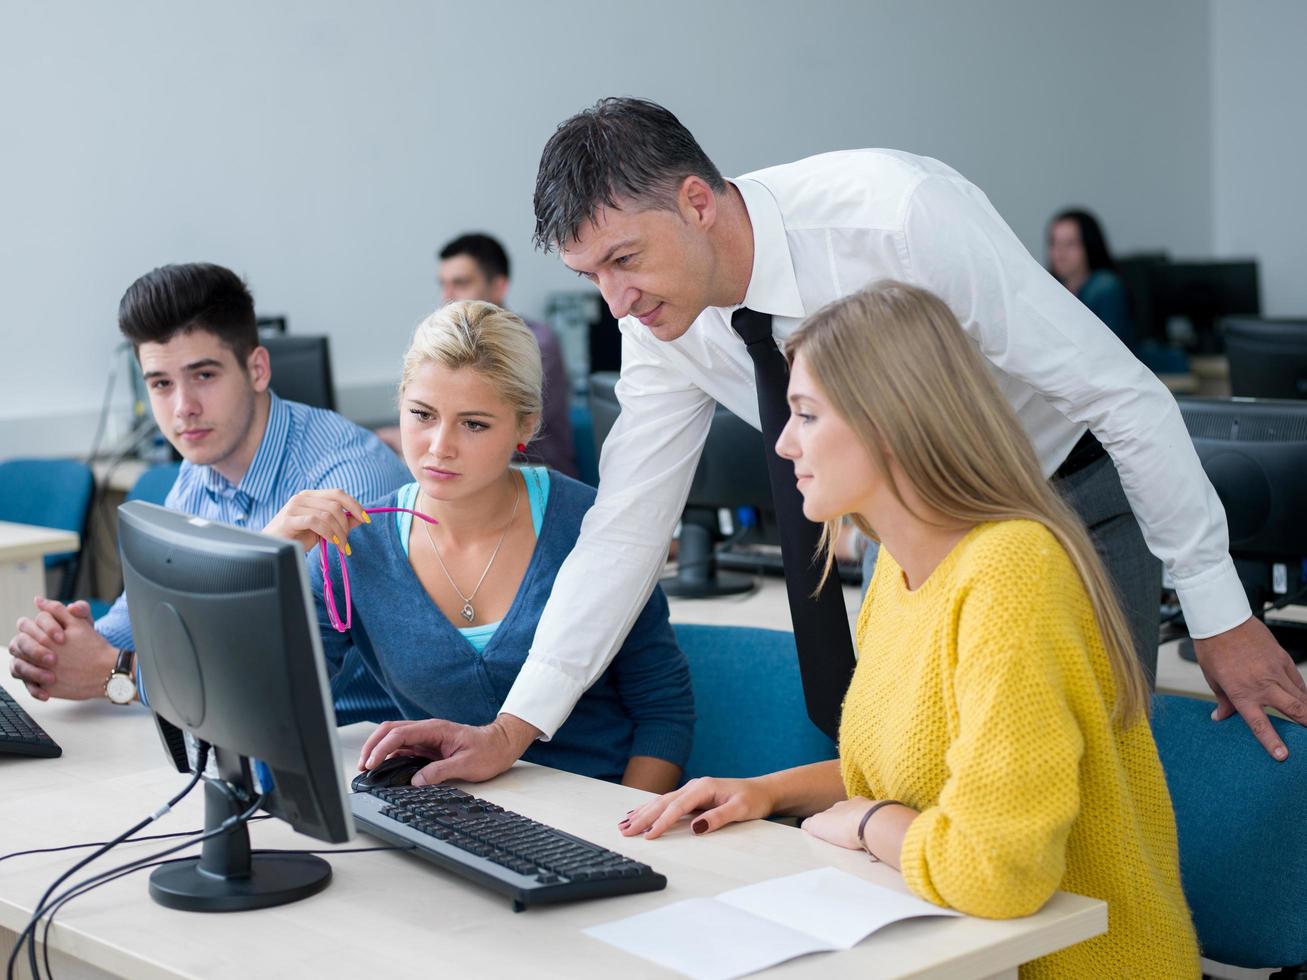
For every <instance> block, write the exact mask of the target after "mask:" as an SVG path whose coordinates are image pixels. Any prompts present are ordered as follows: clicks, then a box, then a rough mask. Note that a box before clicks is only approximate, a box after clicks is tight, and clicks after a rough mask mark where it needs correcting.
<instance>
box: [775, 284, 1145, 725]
mask: <svg viewBox="0 0 1307 980" xmlns="http://www.w3.org/2000/svg"><path fill="white" fill-rule="evenodd" d="M800 351H801V352H802V353H803V358H804V362H805V364H806V365H807V367H808V369H809V370H810V371H811V372H812V375H813V377H814V378H815V379H816V381H817V383H818V384H819V385H820V386H821V389H822V391H823V392H824V393H825V394H826V396H827V397H828V398H829V399H830V402H831V405H832V407H833V408H834V409H835V411H836V412H838V413H839V414H840V416H842V417H843V418H844V419H845V420H846V421H847V422H848V424H849V425H850V427H851V428H852V429H853V431H854V432H855V433H856V434H857V436H858V439H859V441H860V442H861V443H862V445H863V448H865V449H866V450H867V452H868V453H869V454H870V456H871V459H872V461H873V463H874V464H875V465H876V466H877V468H878V469H879V470H880V472H882V473H884V474H887V475H889V474H891V470H890V468H889V466H888V464H887V460H886V456H887V455H889V456H892V457H893V458H894V459H895V461H896V462H897V463H898V465H899V467H900V468H901V469H902V472H903V475H904V477H905V478H906V479H907V481H908V482H909V483H910V484H911V486H912V489H913V490H915V491H916V493H917V494H918V495H919V496H920V498H921V500H922V502H923V503H924V504H925V505H926V506H928V507H930V508H931V509H932V510H934V511H935V512H937V513H939V514H941V515H943V516H944V517H945V518H946V519H948V520H950V521H958V522H962V523H966V524H978V523H981V522H984V521H1003V520H1022V519H1024V520H1032V521H1038V522H1039V523H1040V524H1043V525H1044V526H1045V527H1046V528H1048V530H1049V531H1050V532H1051V533H1052V535H1053V537H1054V538H1056V539H1057V541H1058V543H1059V544H1060V545H1061V546H1062V548H1063V549H1064V550H1065V551H1066V553H1067V555H1068V557H1069V558H1070V559H1071V563H1072V565H1073V566H1074V568H1075V570H1076V572H1077V574H1078V575H1079V576H1080V580H1081V581H1082V582H1083V583H1084V586H1085V590H1086V592H1088V594H1089V600H1090V602H1091V604H1092V605H1093V608H1094V615H1095V618H1096V620H1097V624H1098V629H1099V632H1100V633H1101V634H1102V640H1103V645H1104V647H1105V648H1106V650H1107V656H1108V661H1109V663H1110V665H1111V668H1112V674H1113V676H1114V677H1115V678H1116V699H1115V703H1114V704H1113V706H1112V717H1113V720H1114V721H1115V722H1116V723H1118V724H1120V725H1121V726H1123V727H1124V726H1125V725H1128V724H1129V723H1130V722H1132V721H1133V720H1135V719H1136V718H1138V717H1140V716H1141V715H1143V714H1146V712H1147V708H1148V685H1147V682H1146V681H1145V679H1144V675H1143V671H1142V669H1141V668H1140V666H1139V661H1138V659H1137V658H1136V655H1135V650H1134V642H1133V639H1132V637H1131V634H1130V629H1129V627H1128V625H1127V624H1126V620H1125V616H1124V614H1123V613H1122V612H1121V606H1120V604H1119V602H1118V601H1117V596H1116V591H1115V589H1114V588H1113V586H1112V582H1111V580H1110V579H1109V578H1108V575H1107V571H1106V569H1105V568H1104V567H1103V563H1102V561H1101V560H1100V559H1099V557H1098V553H1097V552H1096V551H1095V550H1094V546H1093V543H1092V542H1091V541H1090V539H1089V534H1088V532H1087V531H1086V530H1085V527H1084V525H1083V524H1082V523H1081V521H1080V519H1079V518H1078V517H1077V516H1076V515H1075V513H1073V512H1072V510H1071V509H1070V508H1069V507H1068V506H1067V505H1066V504H1065V503H1064V502H1063V501H1062V499H1061V498H1060V497H1059V496H1058V495H1057V493H1056V492H1055V491H1054V490H1053V489H1052V488H1051V487H1050V486H1049V484H1048V481H1047V480H1046V479H1045V478H1044V475H1043V473H1042V471H1041V470H1040V466H1039V462H1038V460H1037V459H1036V458H1035V452H1034V449H1033V447H1032V446H1031V444H1030V440H1029V439H1028V438H1027V436H1026V434H1025V432H1024V430H1022V428H1021V425H1020V423H1019V422H1018V421H1017V417H1016V414H1015V413H1014V412H1013V411H1012V408H1011V406H1010V405H1009V404H1008V402H1007V400H1006V399H1005V398H1004V397H1003V396H1002V394H1001V393H1000V392H999V390H998V386H997V385H996V384H995V382H994V379H993V377H992V376H991V375H990V373H989V368H988V365H987V364H986V362H985V361H984V359H983V358H982V357H981V355H980V352H979V351H978V350H977V348H976V347H975V346H974V345H973V344H972V342H971V340H970V339H969V338H968V337H967V335H966V334H965V333H964V332H963V330H962V326H961V325H960V324H959V323H958V320H957V318H956V317H955V316H954V315H953V312H952V311H951V310H950V309H949V308H948V306H947V305H946V304H945V303H944V301H943V300H941V299H940V298H939V297H937V296H935V295H934V294H933V293H930V292H927V291H926V290H924V289H917V288H915V287H913V286H909V285H906V284H904V283H900V282H894V281H892V280H885V281H882V282H878V283H873V284H872V285H871V286H869V287H867V288H866V289H864V290H862V291H861V292H857V293H854V294H852V295H850V296H846V297H844V298H842V299H839V300H836V301H835V302H833V303H830V304H828V305H827V306H825V307H823V308H822V309H820V310H818V311H817V312H816V313H815V314H814V315H813V316H812V317H810V318H809V319H808V320H807V321H806V322H805V323H804V324H803V326H802V327H800V328H799V330H798V331H796V332H795V333H794V334H793V335H792V336H791V337H790V338H789V340H788V342H787V344H786V356H787V357H788V358H789V360H790V361H791V363H793V360H794V357H795V355H796V354H798V353H799V352H800ZM888 482H889V486H890V489H891V491H892V492H893V494H894V495H895V497H896V498H897V499H898V501H899V502H900V503H901V504H903V505H904V506H907V504H906V503H905V502H904V499H903V495H902V493H901V491H900V488H899V487H898V486H897V485H896V483H895V482H894V480H893V479H892V478H891V479H890V480H889V481H888ZM854 523H855V524H857V525H858V528H859V529H860V530H861V531H863V532H864V533H865V534H867V535H868V536H869V537H872V538H875V537H876V534H875V531H874V530H873V529H872V528H871V527H869V526H868V525H867V523H866V521H865V520H863V519H862V518H861V517H859V516H857V515H854ZM838 530H839V521H838V520H835V521H828V522H827V523H826V527H825V530H824V531H823V533H822V538H821V545H820V550H821V551H824V552H825V561H826V574H829V573H830V569H831V565H832V562H833V561H834V552H833V548H832V544H833V542H834V540H835V535H836V534H837V532H838Z"/></svg>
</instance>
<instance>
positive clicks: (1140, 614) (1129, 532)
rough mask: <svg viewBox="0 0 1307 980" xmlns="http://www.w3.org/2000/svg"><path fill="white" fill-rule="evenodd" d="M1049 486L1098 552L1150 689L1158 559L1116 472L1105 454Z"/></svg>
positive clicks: (1159, 587)
mask: <svg viewBox="0 0 1307 980" xmlns="http://www.w3.org/2000/svg"><path fill="white" fill-rule="evenodd" d="M1051 485H1052V487H1053V489H1054V490H1056V491H1057V492H1058V493H1059V494H1061V496H1062V499H1063V500H1065V501H1066V502H1067V504H1069V505H1070V507H1071V509H1072V510H1074V511H1075V512H1076V513H1077V514H1079V515H1080V519H1081V520H1082V521H1084V522H1085V527H1086V528H1088V529H1089V537H1090V539H1091V540H1092V541H1093V542H1094V548H1095V549H1096V550H1097V551H1098V556H1099V557H1100V558H1101V559H1102V560H1103V564H1104V565H1106V566H1107V574H1108V575H1109V576H1110V577H1111V579H1112V582H1113V584H1114V585H1115V586H1116V594H1117V600H1118V601H1119V602H1120V603H1121V610H1122V612H1124V613H1125V618H1126V622H1127V623H1129V625H1130V633H1131V635H1132V636H1133V637H1134V641H1135V652H1136V653H1137V654H1138V656H1139V663H1140V664H1141V665H1142V666H1143V668H1144V673H1145V674H1146V675H1147V677H1148V686H1149V687H1150V688H1151V687H1152V686H1153V684H1154V682H1155V680H1156V677H1157V637H1158V632H1159V629H1160V627H1161V621H1160V617H1159V609H1158V606H1159V603H1160V600H1161V596H1162V563H1161V562H1160V561H1158V560H1157V559H1156V558H1155V557H1153V554H1152V552H1150V551H1149V550H1148V545H1146V544H1144V535H1143V532H1142V531H1140V530H1139V522H1138V521H1137V520H1135V515H1134V512H1133V511H1132V510H1131V509H1130V502H1129V501H1128V500H1126V496H1125V491H1124V490H1123V489H1122V488H1121V477H1120V475H1119V474H1118V473H1117V472H1116V467H1115V466H1114V465H1112V460H1111V459H1110V458H1108V457H1106V456H1104V457H1103V458H1101V459H1099V460H1097V461H1096V462H1094V463H1091V464H1090V465H1088V466H1086V467H1085V468H1084V469H1082V470H1080V471H1078V472H1076V473H1072V474H1071V475H1070V476H1067V477H1062V478H1058V477H1055V478H1054V479H1053V480H1052V484H1051Z"/></svg>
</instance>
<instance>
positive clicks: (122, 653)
mask: <svg viewBox="0 0 1307 980" xmlns="http://www.w3.org/2000/svg"><path fill="white" fill-rule="evenodd" d="M135 658H136V651H135V650H132V649H129V648H128V647H123V648H122V649H121V650H119V651H118V662H117V663H115V664H114V665H113V673H115V674H126V675H127V676H128V677H132V661H133V660H135ZM133 679H134V678H133Z"/></svg>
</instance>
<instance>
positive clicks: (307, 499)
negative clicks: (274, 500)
mask: <svg viewBox="0 0 1307 980" xmlns="http://www.w3.org/2000/svg"><path fill="white" fill-rule="evenodd" d="M371 523H372V518H370V517H369V516H368V515H367V514H366V513H365V512H364V510H363V505H362V504H360V503H359V502H358V501H357V500H355V499H354V498H353V497H351V496H350V495H349V494H347V493H346V492H345V491H344V490H301V491H300V492H299V493H297V494H295V496H293V497H291V498H290V500H288V501H286V505H285V506H284V507H282V509H281V510H279V511H278V512H277V515H276V516H275V517H273V519H272V520H271V521H269V522H268V526H267V527H265V528H264V529H263V533H264V534H271V535H274V536H275V537H278V538H287V539H289V540H291V541H298V542H299V544H300V546H301V547H303V549H304V550H305V551H310V550H312V548H313V546H314V545H316V544H317V543H318V541H319V540H323V541H330V542H331V543H332V544H334V545H335V546H336V547H337V548H341V549H342V550H343V551H344V552H345V554H347V555H348V554H350V547H349V542H348V541H347V540H346V538H347V537H348V536H349V532H350V531H352V530H353V529H354V528H356V527H358V526H359V525H360V524H371Z"/></svg>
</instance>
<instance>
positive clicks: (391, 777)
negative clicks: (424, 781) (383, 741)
mask: <svg viewBox="0 0 1307 980" xmlns="http://www.w3.org/2000/svg"><path fill="white" fill-rule="evenodd" d="M432 761H434V760H432V759H428V758H426V757H425V756H420V755H397V756H393V757H392V758H389V759H387V760H386V761H385V762H383V763H381V765H379V766H377V767H376V768H373V769H369V770H368V771H367V772H361V773H359V774H358V775H357V776H355V777H354V779H353V781H351V782H350V784H349V785H350V789H352V790H353V791H354V792H355V793H370V792H371V791H372V790H374V789H381V788H383V787H386V786H407V785H408V784H409V783H410V782H412V781H413V774H414V773H416V772H417V771H418V770H419V769H422V768H424V767H425V766H427V765H429V764H430V763H431V762H432Z"/></svg>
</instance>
